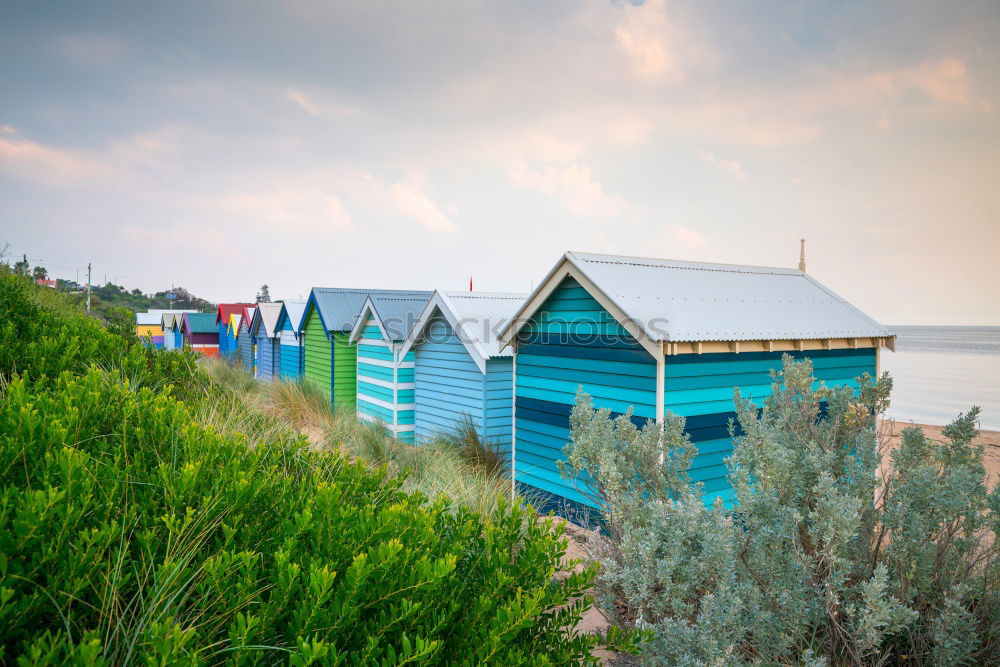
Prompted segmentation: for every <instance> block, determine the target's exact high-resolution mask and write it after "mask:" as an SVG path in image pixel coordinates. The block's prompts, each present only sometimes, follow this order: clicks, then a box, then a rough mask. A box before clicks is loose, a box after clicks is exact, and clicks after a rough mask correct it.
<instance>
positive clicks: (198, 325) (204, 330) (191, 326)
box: [184, 313, 219, 334]
mask: <svg viewBox="0 0 1000 667" xmlns="http://www.w3.org/2000/svg"><path fill="white" fill-rule="evenodd" d="M215 318H216V315H214V314H212V313H185V314H184V320H185V321H186V322H187V330H188V331H189V332H190V333H196V334H211V333H219V326H218V325H217V324H216V322H215Z"/></svg>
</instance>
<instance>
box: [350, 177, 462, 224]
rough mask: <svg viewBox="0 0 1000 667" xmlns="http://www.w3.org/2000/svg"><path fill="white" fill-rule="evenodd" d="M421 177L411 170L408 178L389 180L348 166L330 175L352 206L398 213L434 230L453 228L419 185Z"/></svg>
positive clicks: (449, 219)
mask: <svg viewBox="0 0 1000 667" xmlns="http://www.w3.org/2000/svg"><path fill="white" fill-rule="evenodd" d="M424 180H425V178H424V176H423V174H419V173H414V174H412V175H411V176H410V179H409V180H406V181H403V180H400V181H395V182H392V183H389V182H387V181H385V180H384V179H382V178H379V177H378V176H376V175H375V174H373V173H371V172H368V171H360V170H348V171H345V172H343V173H340V174H337V175H336V176H335V177H334V181H335V182H336V183H337V184H338V186H339V187H340V188H342V189H343V190H344V192H345V193H347V194H348V195H349V196H350V199H351V201H352V202H353V203H354V204H355V206H358V207H361V208H364V209H366V210H368V211H377V212H390V213H394V214H396V215H400V216H402V217H404V218H407V219H410V220H413V221H415V222H417V223H419V224H420V225H422V226H424V227H426V228H427V229H428V230H430V231H432V232H435V233H438V234H448V233H452V232H455V231H457V230H458V226H457V225H456V224H455V222H454V221H453V220H452V219H451V218H450V217H449V216H448V215H447V214H446V213H445V212H444V211H442V210H441V208H440V207H439V206H438V205H437V204H436V203H435V202H434V200H433V199H431V198H430V196H428V195H427V194H426V193H425V192H424V190H423V187H422V186H421V185H420V183H422V182H423V181H424Z"/></svg>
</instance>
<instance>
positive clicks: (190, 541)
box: [0, 275, 597, 665]
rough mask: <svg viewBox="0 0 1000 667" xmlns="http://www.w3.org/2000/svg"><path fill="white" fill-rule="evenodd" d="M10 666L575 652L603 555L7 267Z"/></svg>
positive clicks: (0, 638) (570, 660)
mask: <svg viewBox="0 0 1000 667" xmlns="http://www.w3.org/2000/svg"><path fill="white" fill-rule="evenodd" d="M0 397H2V400H0V660H2V661H3V662H15V661H17V662H24V663H26V664H42V663H56V662H58V663H62V662H77V663H87V664H122V663H130V662H137V661H141V662H148V663H150V664H152V663H156V664H167V663H177V662H183V663H189V664H200V663H227V664H259V663H267V664H274V663H290V664H309V663H313V662H317V663H322V664H359V663H361V664H373V663H378V664H387V665H389V664H404V663H407V662H424V663H439V664H440V663H446V664H479V663H499V664H525V663H531V664H574V663H581V662H587V661H590V660H591V658H590V656H591V650H592V648H593V647H594V644H595V642H596V641H597V640H596V639H595V638H593V637H589V636H580V635H577V634H575V633H573V632H570V631H567V628H573V627H574V626H575V625H576V623H577V621H578V619H579V616H580V614H581V613H582V612H583V611H584V610H585V609H586V608H587V607H588V606H589V604H590V602H589V599H588V598H586V597H582V594H583V591H585V590H586V589H587V588H588V587H589V586H590V584H591V582H592V580H593V576H594V573H595V568H593V567H591V568H588V569H585V570H583V571H581V572H578V573H575V574H569V575H567V576H564V577H559V578H556V577H553V574H554V573H555V572H556V570H557V569H559V568H560V567H561V564H560V561H561V559H562V557H563V555H564V551H565V541H564V539H563V538H562V537H561V536H560V535H559V533H558V531H552V530H551V529H550V528H549V527H547V526H544V525H540V524H539V523H538V522H537V521H536V520H535V519H534V517H533V516H532V514H531V511H530V509H527V508H522V507H520V506H516V505H514V506H512V505H510V504H508V503H506V502H505V501H503V500H498V501H497V505H496V507H495V508H493V510H492V513H491V514H490V515H489V516H488V517H487V516H484V515H482V514H479V513H476V512H473V511H470V510H469V509H466V508H464V507H461V506H458V505H456V503H454V502H452V501H450V500H449V499H448V498H446V497H444V496H440V497H438V498H437V499H433V500H431V499H428V497H427V496H425V495H423V494H421V493H414V492H410V491H408V490H407V485H406V478H405V476H403V475H399V474H389V472H390V471H388V470H387V469H386V468H385V467H381V468H374V469H373V468H370V467H368V466H365V465H363V464H361V463H352V462H351V461H350V460H349V459H348V458H346V457H344V456H342V455H340V454H338V453H336V452H330V451H316V450H315V449H314V448H311V447H309V446H308V443H307V441H306V440H305V438H303V437H302V436H300V435H298V434H297V433H296V432H294V431H293V430H291V428H289V427H288V426H287V425H285V424H286V422H282V421H278V420H276V419H275V418H273V417H269V416H268V415H266V414H264V413H262V412H260V411H251V410H247V409H245V408H244V407H243V406H242V399H238V397H234V396H233V395H232V393H231V391H230V390H228V389H226V388H225V386H224V385H222V384H220V383H218V382H211V381H209V379H208V377H207V375H206V374H205V373H204V371H203V370H201V369H200V367H199V366H198V364H197V363H196V361H195V359H194V357H193V356H192V355H190V354H189V353H186V352H163V351H156V350H151V349H148V348H146V347H144V346H143V345H142V344H141V343H140V342H138V341H137V340H136V339H135V337H134V335H131V334H130V332H128V331H126V330H120V331H119V332H117V333H116V332H114V331H111V330H108V329H105V328H104V327H102V326H101V325H100V324H99V323H98V322H97V321H96V320H94V319H91V318H88V317H86V316H84V315H82V314H80V313H79V312H77V311H76V310H75V307H74V305H73V304H71V303H68V302H67V300H66V299H65V297H61V296H60V295H59V294H58V293H56V292H55V291H54V290H46V289H41V288H37V287H34V286H33V285H31V284H30V283H29V282H28V281H27V280H25V279H23V278H20V277H16V276H10V275H0Z"/></svg>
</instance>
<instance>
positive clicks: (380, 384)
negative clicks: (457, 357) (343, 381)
mask: <svg viewBox="0 0 1000 667" xmlns="http://www.w3.org/2000/svg"><path fill="white" fill-rule="evenodd" d="M410 294H411V295H412V296H392V295H386V294H370V295H369V296H368V297H367V299H366V300H365V302H364V306H363V307H362V308H361V313H360V315H359V316H358V319H357V322H356V323H355V325H354V329H353V330H352V331H351V335H350V341H351V342H352V343H355V344H356V345H357V414H358V417H360V418H361V419H364V420H366V421H377V422H382V423H383V424H385V426H386V428H388V429H389V431H390V432H391V433H392V434H393V435H394V436H395V437H396V438H398V439H399V440H400V441H401V442H405V443H409V444H413V442H414V425H413V416H414V415H413V409H414V406H413V386H414V385H413V359H414V354H413V351H412V350H411V351H409V352H407V353H406V355H403V354H402V349H403V345H404V344H405V341H406V337H407V334H409V333H410V330H411V329H412V328H413V325H414V323H415V322H416V320H417V317H418V316H419V314H420V312H421V311H422V310H423V308H424V305H425V304H426V303H427V300H428V299H429V298H430V297H431V292H416V293H412V292H411V293H410Z"/></svg>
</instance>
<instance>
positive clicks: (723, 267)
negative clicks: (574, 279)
mask: <svg viewBox="0 0 1000 667" xmlns="http://www.w3.org/2000/svg"><path fill="white" fill-rule="evenodd" d="M568 254H570V255H572V256H573V257H575V258H576V259H578V260H580V261H584V262H594V263H599V264H619V263H620V264H631V265H634V266H646V265H647V264H646V263H647V262H659V263H669V264H680V265H683V266H674V267H671V268H677V269H686V270H701V271H720V272H725V273H751V272H773V271H776V272H780V273H781V274H782V275H796V274H799V273H801V272H800V271H799V270H798V269H795V268H790V267H784V266H767V265H763V264H732V263H729V262H706V261H696V260H690V259H670V258H668V257H640V256H636V255H614V254H610V253H596V252H581V251H577V250H570V251H568ZM600 258H608V259H600ZM616 260H619V261H616ZM620 260H630V261H620ZM713 267H719V268H713Z"/></svg>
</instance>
